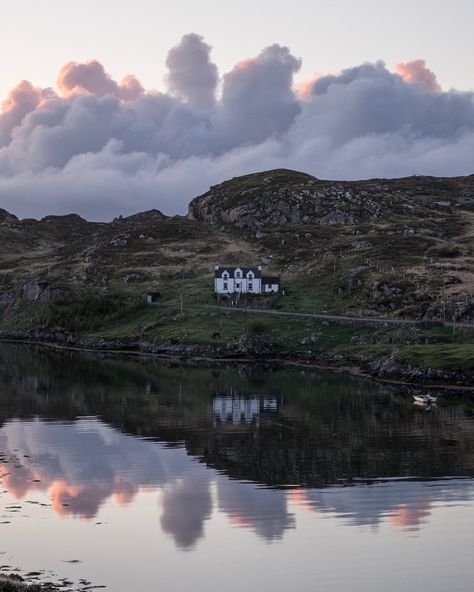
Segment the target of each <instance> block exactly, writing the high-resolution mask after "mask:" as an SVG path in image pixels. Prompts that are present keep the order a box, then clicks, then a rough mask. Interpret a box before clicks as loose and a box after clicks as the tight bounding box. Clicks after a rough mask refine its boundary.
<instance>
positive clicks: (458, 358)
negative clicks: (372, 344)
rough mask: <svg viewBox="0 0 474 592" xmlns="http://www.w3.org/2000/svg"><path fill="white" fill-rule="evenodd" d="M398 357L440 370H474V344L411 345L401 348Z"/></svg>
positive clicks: (412, 364)
mask: <svg viewBox="0 0 474 592" xmlns="http://www.w3.org/2000/svg"><path fill="white" fill-rule="evenodd" d="M396 359H397V360H398V361H400V362H405V363H407V364H410V365H411V366H418V367H425V368H436V369H438V370H459V371H462V372H469V371H472V370H474V344H473V343H462V344H459V343H453V344H447V345H444V344H443V345H411V346H405V347H402V348H400V351H399V352H398V353H397V355H396Z"/></svg>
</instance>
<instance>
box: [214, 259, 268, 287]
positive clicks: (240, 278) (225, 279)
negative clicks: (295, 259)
mask: <svg viewBox="0 0 474 592" xmlns="http://www.w3.org/2000/svg"><path fill="white" fill-rule="evenodd" d="M214 291H215V292H216V294H239V293H240V294H276V293H277V292H279V291H280V278H278V277H265V276H263V275H262V266H261V265H258V266H256V267H226V266H221V265H216V266H215V269H214Z"/></svg>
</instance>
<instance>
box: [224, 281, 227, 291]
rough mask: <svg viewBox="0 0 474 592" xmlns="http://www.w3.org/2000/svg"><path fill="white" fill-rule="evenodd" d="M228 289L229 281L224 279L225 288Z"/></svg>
mask: <svg viewBox="0 0 474 592" xmlns="http://www.w3.org/2000/svg"><path fill="white" fill-rule="evenodd" d="M227 289H228V283H227V282H226V280H224V290H227Z"/></svg>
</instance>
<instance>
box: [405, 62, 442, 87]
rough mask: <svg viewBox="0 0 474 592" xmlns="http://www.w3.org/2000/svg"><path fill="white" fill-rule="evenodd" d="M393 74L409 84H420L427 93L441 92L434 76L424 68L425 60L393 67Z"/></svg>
mask: <svg viewBox="0 0 474 592" xmlns="http://www.w3.org/2000/svg"><path fill="white" fill-rule="evenodd" d="M395 72H396V73H397V74H398V75H399V76H401V77H402V78H403V80H405V82H408V83H410V84H421V85H423V86H424V87H425V89H426V90H427V91H429V92H441V90H442V89H441V86H440V84H439V83H438V81H437V79H436V74H435V73H434V72H433V71H432V70H430V69H429V68H427V67H426V62H425V60H413V61H412V62H406V63H400V64H397V65H396V66H395Z"/></svg>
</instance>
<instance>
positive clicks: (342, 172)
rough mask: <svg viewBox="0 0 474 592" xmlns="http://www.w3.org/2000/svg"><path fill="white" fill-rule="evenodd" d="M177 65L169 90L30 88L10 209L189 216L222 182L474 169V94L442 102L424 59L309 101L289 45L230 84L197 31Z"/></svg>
mask: <svg viewBox="0 0 474 592" xmlns="http://www.w3.org/2000/svg"><path fill="white" fill-rule="evenodd" d="M167 66H168V70H169V73H168V76H167V79H166V82H167V85H168V91H167V92H159V91H157V90H153V91H144V90H143V87H142V86H141V84H140V83H139V81H138V80H137V79H136V78H134V77H133V76H128V77H126V78H125V79H124V80H123V81H122V82H120V83H119V82H116V81H114V80H113V79H112V77H111V76H110V75H109V74H108V73H107V72H106V71H105V69H104V67H103V66H102V65H101V64H100V63H99V62H97V61H91V62H87V63H85V64H78V63H75V62H70V63H69V64H66V66H64V67H63V68H62V70H61V72H60V74H59V78H58V83H57V91H53V90H51V89H38V88H35V87H33V86H32V85H31V84H30V83H28V82H22V83H20V84H19V85H18V86H17V87H16V88H15V89H13V90H12V92H11V94H10V96H9V97H8V98H7V100H6V101H5V102H4V104H3V110H2V113H1V115H0V207H3V208H5V209H7V210H10V211H13V212H14V213H16V214H18V215H20V216H42V215H45V214H48V213H66V212H72V211H75V212H78V213H80V214H82V215H84V216H86V217H89V218H92V219H110V218H112V217H113V216H115V215H117V214H120V213H121V214H128V213H132V212H134V211H137V210H140V209H149V208H152V207H157V208H160V209H162V210H164V211H165V212H166V213H170V214H172V213H176V212H180V213H183V212H185V211H186V206H187V203H188V202H189V200H190V199H191V198H192V197H194V196H195V195H197V194H199V193H201V192H203V191H205V190H206V189H207V188H208V187H209V185H211V184H215V183H218V182H220V181H223V180H224V179H226V178H228V177H233V176H236V175H240V174H245V173H249V172H253V171H256V170H263V169H267V168H276V167H287V168H294V169H300V170H305V171H307V172H309V173H312V174H314V175H316V176H318V177H320V178H338V179H355V178H367V177H374V176H378V177H396V176H403V175H410V174H413V173H418V174H434V175H457V174H469V173H471V172H472V170H473V159H472V154H473V152H474V100H473V94H472V93H469V92H459V91H454V90H451V91H449V92H444V91H442V90H441V88H440V86H439V84H438V82H437V80H436V76H435V75H434V73H433V72H431V71H430V70H429V68H428V67H427V66H426V64H425V62H424V61H423V60H414V61H412V62H407V63H405V64H398V66H397V67H396V72H391V71H389V70H388V69H387V67H386V66H385V64H384V63H383V62H377V63H375V64H363V65H361V66H357V67H354V68H349V69H346V70H343V71H342V72H340V73H338V74H335V75H330V76H323V77H320V78H318V79H316V80H314V81H308V82H306V83H305V84H304V85H302V86H301V85H300V87H299V89H296V92H295V88H294V84H293V77H294V75H295V73H296V72H297V71H298V69H299V67H300V60H299V59H297V58H296V57H295V56H293V55H292V54H291V52H290V51H289V50H288V48H285V47H281V46H279V45H272V46H270V47H267V48H265V49H263V50H262V52H261V53H260V54H259V55H257V56H255V57H253V58H249V59H246V60H243V61H242V62H239V63H238V64H237V65H236V66H235V67H234V68H233V69H232V70H231V71H230V72H228V73H226V74H224V75H223V76H222V78H219V76H218V73H217V69H216V66H215V65H214V64H213V63H212V61H211V59H210V47H209V46H208V45H207V44H206V43H205V42H204V41H203V39H202V38H201V37H200V36H198V35H195V34H191V35H185V36H184V37H183V39H182V40H181V42H180V43H179V44H178V45H177V46H176V47H174V48H173V49H172V50H171V51H170V53H169V55H168V59H167ZM302 89H304V92H302ZM298 91H300V92H298Z"/></svg>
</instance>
